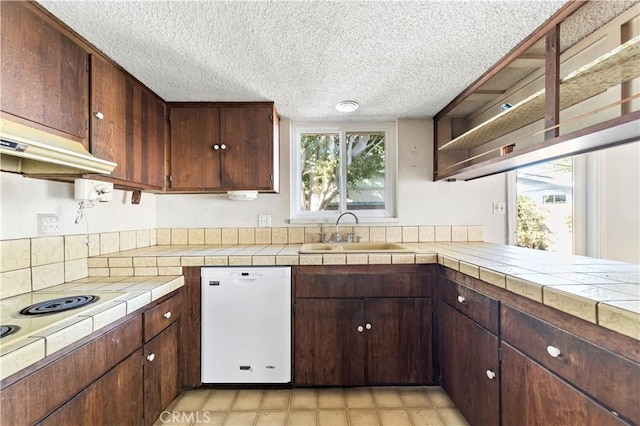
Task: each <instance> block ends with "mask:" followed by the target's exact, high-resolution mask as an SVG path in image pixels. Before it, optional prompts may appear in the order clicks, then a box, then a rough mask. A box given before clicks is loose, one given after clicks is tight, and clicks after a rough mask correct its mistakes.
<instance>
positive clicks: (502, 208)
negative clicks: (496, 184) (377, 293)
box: [493, 203, 507, 214]
mask: <svg viewBox="0 0 640 426" xmlns="http://www.w3.org/2000/svg"><path fill="white" fill-rule="evenodd" d="M506 213H507V205H506V203H493V214H506Z"/></svg>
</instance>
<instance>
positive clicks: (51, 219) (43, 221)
mask: <svg viewBox="0 0 640 426" xmlns="http://www.w3.org/2000/svg"><path fill="white" fill-rule="evenodd" d="M58 232H60V218H59V217H58V216H56V215H55V214H43V213H38V235H51V234H57V233H58Z"/></svg>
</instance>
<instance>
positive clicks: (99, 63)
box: [90, 55, 132, 180]
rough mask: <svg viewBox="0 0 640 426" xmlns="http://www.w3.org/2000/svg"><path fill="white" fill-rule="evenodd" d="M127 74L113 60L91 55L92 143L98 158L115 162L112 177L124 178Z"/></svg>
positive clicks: (92, 148) (125, 171) (125, 162)
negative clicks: (111, 61) (109, 60)
mask: <svg viewBox="0 0 640 426" xmlns="http://www.w3.org/2000/svg"><path fill="white" fill-rule="evenodd" d="M126 85H127V76H126V75H125V73H123V72H122V71H120V70H119V69H118V68H117V67H116V66H115V65H113V64H112V63H110V62H108V61H106V60H104V59H102V58H100V57H98V56H96V55H93V56H92V57H91V142H90V151H91V153H92V154H93V155H95V156H96V157H98V158H102V159H105V160H109V161H113V162H115V163H117V164H118V165H117V166H116V168H115V169H114V170H113V172H112V173H111V175H110V176H111V177H113V178H116V179H122V180H127V178H128V177H129V176H128V171H129V170H128V169H127V161H132V159H129V160H128V158H127V157H130V156H128V155H127V109H126V104H127V96H126V95H127V90H126Z"/></svg>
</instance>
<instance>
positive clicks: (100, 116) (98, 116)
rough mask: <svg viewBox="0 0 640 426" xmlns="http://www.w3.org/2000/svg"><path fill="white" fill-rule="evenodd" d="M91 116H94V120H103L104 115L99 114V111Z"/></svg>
mask: <svg viewBox="0 0 640 426" xmlns="http://www.w3.org/2000/svg"><path fill="white" fill-rule="evenodd" d="M93 116H94V117H95V118H97V119H98V120H104V114H103V113H101V112H100V111H98V112H94V113H93Z"/></svg>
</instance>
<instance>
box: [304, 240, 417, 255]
mask: <svg viewBox="0 0 640 426" xmlns="http://www.w3.org/2000/svg"><path fill="white" fill-rule="evenodd" d="M415 252H416V251H415V250H414V249H412V248H409V247H407V246H404V245H402V244H399V243H375V242H374V243H309V244H303V245H302V246H301V247H300V249H299V250H298V253H415Z"/></svg>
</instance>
